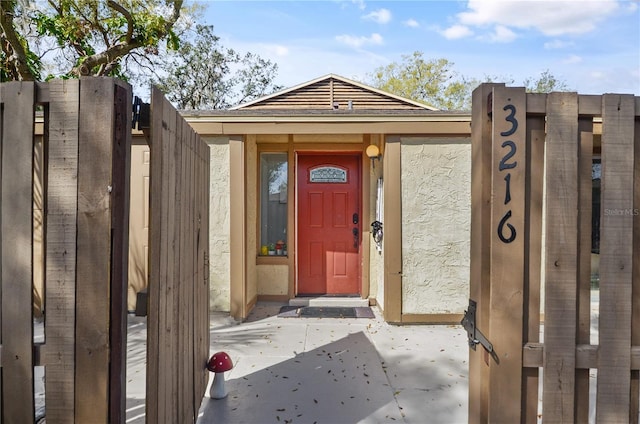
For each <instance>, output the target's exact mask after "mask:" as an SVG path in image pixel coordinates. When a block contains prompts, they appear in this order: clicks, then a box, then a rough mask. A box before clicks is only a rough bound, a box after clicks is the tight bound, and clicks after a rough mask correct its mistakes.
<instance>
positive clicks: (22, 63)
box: [0, 2, 36, 81]
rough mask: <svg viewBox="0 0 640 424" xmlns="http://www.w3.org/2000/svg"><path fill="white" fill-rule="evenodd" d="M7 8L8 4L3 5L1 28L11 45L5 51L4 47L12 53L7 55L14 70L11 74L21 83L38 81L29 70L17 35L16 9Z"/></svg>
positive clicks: (0, 14)
mask: <svg viewBox="0 0 640 424" xmlns="http://www.w3.org/2000/svg"><path fill="white" fill-rule="evenodd" d="M7 3H8V2H7ZM7 6H8V4H7V5H3V7H2V11H0V28H2V32H3V35H4V38H5V39H6V42H7V43H8V44H9V48H7V49H5V48H4V46H3V50H5V52H7V53H9V51H11V53H12V54H10V55H9V54H7V61H8V62H10V63H11V64H12V66H13V68H14V69H13V70H12V71H11V72H12V73H13V74H14V75H16V76H17V77H18V79H19V80H20V81H33V80H35V79H36V76H35V75H34V74H33V72H32V71H31V68H29V64H28V63H27V52H26V50H25V49H24V45H23V44H22V42H21V40H20V38H19V36H18V34H16V31H15V27H14V25H13V12H14V8H13V7H9V8H7Z"/></svg>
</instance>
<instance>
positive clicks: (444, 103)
mask: <svg viewBox="0 0 640 424" xmlns="http://www.w3.org/2000/svg"><path fill="white" fill-rule="evenodd" d="M453 65H454V64H453V62H450V61H448V60H447V59H430V60H425V59H424V57H423V53H422V52H419V51H416V52H414V53H413V54H412V55H403V56H402V61H401V62H400V63H395V62H394V63H391V64H389V65H387V66H384V67H380V68H377V69H376V70H375V71H374V73H373V75H370V78H372V80H373V81H372V83H371V85H373V86H375V87H377V88H380V89H381V90H385V91H388V92H390V93H394V94H397V95H399V96H402V97H406V98H408V99H412V100H415V101H418V102H421V103H424V104H426V105H428V106H431V107H434V108H437V109H447V110H453V109H461V108H462V107H463V106H464V105H465V103H466V102H467V101H468V99H467V98H468V97H469V93H470V89H469V88H470V87H469V83H468V82H466V81H465V80H464V79H463V78H461V77H460V76H459V75H458V73H457V72H455V71H454V70H453Z"/></svg>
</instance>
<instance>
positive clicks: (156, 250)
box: [145, 87, 167, 423]
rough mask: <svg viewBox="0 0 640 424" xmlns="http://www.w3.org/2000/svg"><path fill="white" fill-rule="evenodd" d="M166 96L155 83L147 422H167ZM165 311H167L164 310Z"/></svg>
mask: <svg viewBox="0 0 640 424" xmlns="http://www.w3.org/2000/svg"><path fill="white" fill-rule="evenodd" d="M162 107H163V97H162V94H161V92H160V91H159V90H158V89H157V88H156V87H153V88H152V90H151V143H150V154H151V159H150V162H151V163H150V166H151V169H150V175H149V178H150V185H151V193H150V196H149V286H148V287H149V288H148V296H149V310H148V314H147V372H146V374H147V375H146V383H147V385H146V396H145V398H146V422H147V423H161V422H164V407H163V410H162V413H160V405H161V402H160V393H161V392H163V390H164V388H163V387H164V384H165V382H164V375H162V376H161V375H160V372H159V369H160V365H161V362H160V329H161V328H162V326H163V325H164V322H162V319H163V318H162V313H161V311H162V310H161V300H160V297H161V288H162V283H161V281H162V278H164V276H165V275H166V261H165V259H166V258H165V256H164V255H165V246H164V245H163V241H166V240H164V238H165V237H166V236H165V235H164V234H165V232H164V231H163V230H164V227H163V226H164V225H165V222H164V220H163V216H164V213H165V211H166V207H167V192H166V187H165V185H166V178H164V175H165V170H166V167H167V164H166V160H167V159H166V147H165V145H164V143H163V142H162V140H163V139H162V136H163V133H164V131H165V129H164V128H163V127H164V125H163V113H162ZM162 312H163V311H162Z"/></svg>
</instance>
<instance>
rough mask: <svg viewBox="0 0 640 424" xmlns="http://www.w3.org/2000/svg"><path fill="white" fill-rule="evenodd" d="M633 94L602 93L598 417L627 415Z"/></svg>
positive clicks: (611, 419)
mask: <svg viewBox="0 0 640 424" xmlns="http://www.w3.org/2000/svg"><path fill="white" fill-rule="evenodd" d="M634 114H635V109H634V98H633V96H631V95H614V94H605V95H604V96H603V99H602V215H601V216H602V218H601V227H600V234H601V235H600V322H599V338H600V340H599V351H598V383H597V385H598V387H597V405H596V419H597V421H598V422H603V423H604V422H606V423H622V422H628V421H629V410H630V403H629V393H630V384H631V381H630V375H631V373H630V369H631V350H630V349H629V346H630V345H631V304H632V302H631V298H632V297H631V296H632V290H631V287H632V270H633V256H632V253H633V219H634V216H633V212H634V211H633V205H634V201H633V194H634V188H633V181H634V172H633V170H634V163H633V159H634V136H633V131H634V121H635V117H634Z"/></svg>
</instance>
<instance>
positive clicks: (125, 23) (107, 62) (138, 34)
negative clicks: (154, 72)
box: [0, 0, 184, 79]
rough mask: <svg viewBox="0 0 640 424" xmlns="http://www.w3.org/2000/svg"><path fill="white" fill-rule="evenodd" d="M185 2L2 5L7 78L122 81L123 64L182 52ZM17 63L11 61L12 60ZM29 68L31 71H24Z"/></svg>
mask: <svg viewBox="0 0 640 424" xmlns="http://www.w3.org/2000/svg"><path fill="white" fill-rule="evenodd" d="M183 1H184V0H119V1H115V0H106V1H96V0H48V1H47V2H45V1H38V2H37V4H36V2H35V1H29V0H21V1H17V0H9V1H4V0H3V8H2V14H1V16H2V22H0V23H1V25H2V28H1V29H2V39H1V40H0V41H2V46H3V49H2V54H3V56H2V60H3V68H2V69H3V77H4V76H6V77H7V78H10V79H40V78H41V77H42V74H41V72H40V71H41V70H43V69H44V67H45V66H46V67H47V68H48V69H49V70H50V73H49V74H48V75H47V76H45V79H49V78H52V77H62V78H68V77H77V76H80V75H105V76H116V77H123V76H125V75H126V74H127V72H125V70H124V69H123V68H122V60H123V58H125V57H126V56H128V55H131V54H134V55H139V56H140V57H145V56H147V57H148V56H152V55H154V54H157V53H158V50H159V46H161V43H162V42H163V41H165V40H166V45H167V46H168V47H169V48H174V49H175V48H177V47H178V45H179V37H178V36H177V35H176V33H175V32H174V27H175V25H176V23H177V22H178V19H179V17H180V12H181V9H182V3H183ZM11 57H14V58H17V59H15V60H13V61H10V60H9V59H8V58H11ZM23 63H30V66H28V67H25V66H22V64H23Z"/></svg>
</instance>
